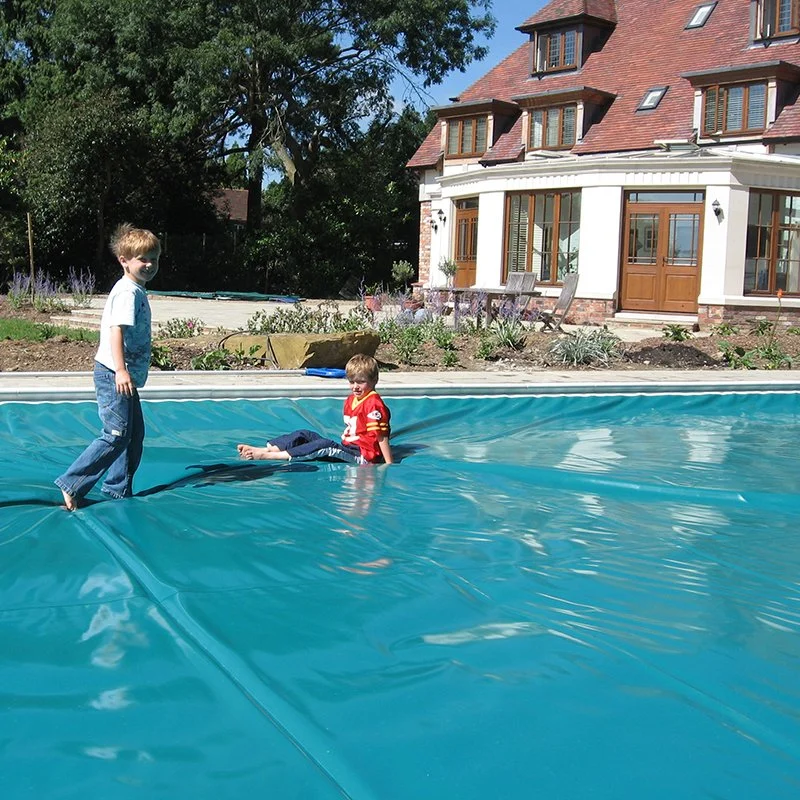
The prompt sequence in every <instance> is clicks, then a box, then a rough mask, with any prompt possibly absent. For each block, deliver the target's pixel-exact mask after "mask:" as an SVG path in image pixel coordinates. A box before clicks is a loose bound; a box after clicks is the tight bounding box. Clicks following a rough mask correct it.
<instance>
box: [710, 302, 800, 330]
mask: <svg viewBox="0 0 800 800" xmlns="http://www.w3.org/2000/svg"><path fill="white" fill-rule="evenodd" d="M759 319H766V320H769V321H770V322H775V320H776V319H777V320H778V325H779V326H782V327H786V328H788V327H789V326H790V325H800V309H798V308H782V309H781V313H780V318H778V308H777V305H776V306H775V308H764V307H763V306H708V305H701V306H698V308H697V321H698V322H699V323H700V327H701V328H710V327H711V326H712V325H719V324H720V323H721V322H728V323H730V324H731V325H747V324H749V323H751V322H753V321H754V320H759Z"/></svg>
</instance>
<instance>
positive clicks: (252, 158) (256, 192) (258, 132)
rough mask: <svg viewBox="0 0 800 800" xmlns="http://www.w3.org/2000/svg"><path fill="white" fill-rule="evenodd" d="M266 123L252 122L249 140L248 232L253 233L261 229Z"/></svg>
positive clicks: (254, 120) (256, 120)
mask: <svg viewBox="0 0 800 800" xmlns="http://www.w3.org/2000/svg"><path fill="white" fill-rule="evenodd" d="M265 131H266V122H265V120H264V119H263V118H261V117H257V118H256V119H253V120H251V122H250V136H249V137H248V139H247V155H248V165H247V232H248V233H252V232H253V231H256V230H258V229H259V228H260V227H261V219H262V208H261V185H262V183H263V182H264V156H263V147H264V132H265Z"/></svg>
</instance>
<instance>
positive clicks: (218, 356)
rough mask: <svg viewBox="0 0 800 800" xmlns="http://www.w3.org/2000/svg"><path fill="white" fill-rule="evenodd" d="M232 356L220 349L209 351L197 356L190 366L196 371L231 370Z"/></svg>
mask: <svg viewBox="0 0 800 800" xmlns="http://www.w3.org/2000/svg"><path fill="white" fill-rule="evenodd" d="M231 360H232V359H231V354H230V353H229V352H228V351H227V350H223V349H222V348H218V349H216V350H209V351H208V352H206V353H202V354H201V355H199V356H195V357H194V358H193V359H192V360H191V362H190V365H191V367H192V369H196V370H221V369H230V368H231Z"/></svg>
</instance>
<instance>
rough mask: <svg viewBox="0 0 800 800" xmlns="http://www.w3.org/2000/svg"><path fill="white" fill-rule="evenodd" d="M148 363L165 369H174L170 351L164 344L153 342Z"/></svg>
mask: <svg viewBox="0 0 800 800" xmlns="http://www.w3.org/2000/svg"><path fill="white" fill-rule="evenodd" d="M150 365H151V366H153V367H156V369H161V370H165V371H171V370H174V369H175V364H174V362H173V361H172V352H171V351H170V349H169V347H167V345H165V344H154V345H153V346H152V349H151V351H150Z"/></svg>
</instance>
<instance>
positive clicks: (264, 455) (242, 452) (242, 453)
mask: <svg viewBox="0 0 800 800" xmlns="http://www.w3.org/2000/svg"><path fill="white" fill-rule="evenodd" d="M236 449H237V450H238V451H239V458H243V459H244V460H245V461H288V460H289V459H290V458H291V456H290V455H289V454H288V453H287V452H286V451H285V450H279V449H278V448H277V447H275V445H271V444H269V445H267V446H266V447H253V446H252V445H250V444H239V445H237V446H236Z"/></svg>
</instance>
